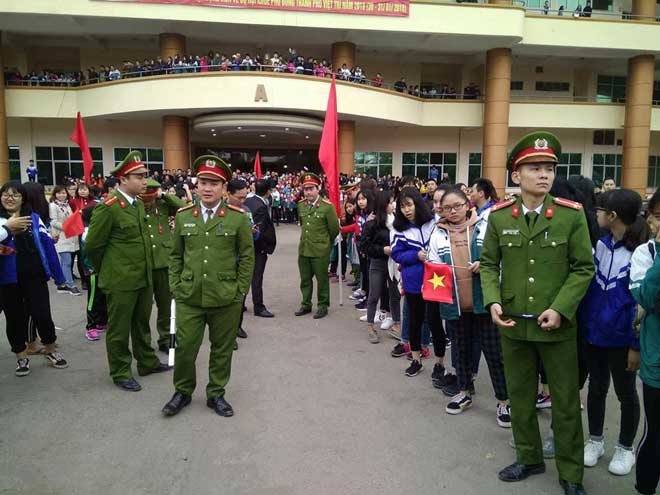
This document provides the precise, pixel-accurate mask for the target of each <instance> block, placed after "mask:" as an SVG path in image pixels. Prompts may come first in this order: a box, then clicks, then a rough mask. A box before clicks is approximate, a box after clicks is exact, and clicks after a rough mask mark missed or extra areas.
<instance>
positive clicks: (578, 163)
mask: <svg viewBox="0 0 660 495" xmlns="http://www.w3.org/2000/svg"><path fill="white" fill-rule="evenodd" d="M555 172H556V175H558V176H561V177H564V178H565V179H568V178H569V177H570V176H571V175H580V174H581V173H582V153H562V155H561V156H560V157H559V164H558V165H557V169H556V171H555Z"/></svg>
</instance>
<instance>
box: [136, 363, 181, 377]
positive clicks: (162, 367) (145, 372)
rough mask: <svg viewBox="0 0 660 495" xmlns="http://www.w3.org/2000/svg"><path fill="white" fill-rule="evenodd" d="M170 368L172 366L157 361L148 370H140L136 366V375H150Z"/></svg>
mask: <svg viewBox="0 0 660 495" xmlns="http://www.w3.org/2000/svg"><path fill="white" fill-rule="evenodd" d="M172 368H173V367H172V366H168V365H167V364H165V363H158V366H156V367H155V368H153V369H150V370H141V369H140V368H138V375H140V376H147V375H151V374H152V373H163V372H164V371H170V370H171V369H172Z"/></svg>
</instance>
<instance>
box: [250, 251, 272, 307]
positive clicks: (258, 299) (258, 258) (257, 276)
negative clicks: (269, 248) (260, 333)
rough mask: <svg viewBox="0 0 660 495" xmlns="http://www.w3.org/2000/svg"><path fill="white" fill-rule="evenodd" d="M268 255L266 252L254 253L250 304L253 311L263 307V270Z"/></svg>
mask: <svg viewBox="0 0 660 495" xmlns="http://www.w3.org/2000/svg"><path fill="white" fill-rule="evenodd" d="M267 261H268V255H267V254H266V253H257V252H255V253H254V272H253V274H252V305H253V306H254V311H255V312H258V311H261V310H262V309H264V308H265V306H264V287H263V285H264V271H265V270H266V262H267Z"/></svg>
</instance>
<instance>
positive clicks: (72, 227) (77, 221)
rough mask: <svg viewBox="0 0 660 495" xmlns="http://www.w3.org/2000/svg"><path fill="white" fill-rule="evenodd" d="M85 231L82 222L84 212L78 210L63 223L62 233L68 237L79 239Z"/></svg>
mask: <svg viewBox="0 0 660 495" xmlns="http://www.w3.org/2000/svg"><path fill="white" fill-rule="evenodd" d="M84 231H85V225H84V224H83V220H82V210H76V211H75V212H73V213H72V214H71V215H69V218H67V219H66V220H64V222H63V223H62V232H64V235H65V236H67V237H78V236H79V235H80V234H82V233H83V232H84Z"/></svg>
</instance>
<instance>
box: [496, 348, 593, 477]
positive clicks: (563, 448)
mask: <svg viewBox="0 0 660 495" xmlns="http://www.w3.org/2000/svg"><path fill="white" fill-rule="evenodd" d="M537 353H538V355H539V356H540V357H541V361H542V362H543V367H544V369H545V372H546V375H547V377H548V385H549V386H550V395H551V396H552V428H553V430H554V437H555V461H556V463H557V471H559V477H560V478H561V479H563V480H566V481H570V482H573V483H582V476H583V473H584V439H583V433H582V414H581V412H580V395H579V386H578V365H577V344H576V342H575V340H565V341H560V342H531V341H526V340H514V339H510V338H508V337H506V336H504V335H502V354H503V356H504V374H505V376H506V388H507V390H508V392H509V400H510V403H511V426H512V428H513V438H514V440H515V442H516V451H517V458H518V462H519V463H521V464H540V463H542V462H543V449H542V446H541V435H540V433H539V423H538V419H537V414H538V413H537V411H536V394H537V393H538V367H537V360H536V356H537Z"/></svg>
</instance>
